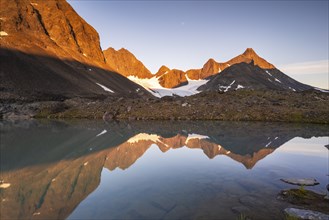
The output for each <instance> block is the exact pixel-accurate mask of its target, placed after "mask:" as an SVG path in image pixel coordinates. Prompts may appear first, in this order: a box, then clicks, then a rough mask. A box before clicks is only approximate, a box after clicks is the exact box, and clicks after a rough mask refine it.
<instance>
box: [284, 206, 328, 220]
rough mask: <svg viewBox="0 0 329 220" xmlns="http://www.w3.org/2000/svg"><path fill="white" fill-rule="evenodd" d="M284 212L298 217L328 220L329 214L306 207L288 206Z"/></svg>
mask: <svg viewBox="0 0 329 220" xmlns="http://www.w3.org/2000/svg"><path fill="white" fill-rule="evenodd" d="M284 212H285V213H286V214H287V215H288V216H292V217H295V218H298V219H312V220H328V219H329V215H326V214H324V213H321V212H316V211H312V210H306V209H297V208H286V209H285V210H284Z"/></svg>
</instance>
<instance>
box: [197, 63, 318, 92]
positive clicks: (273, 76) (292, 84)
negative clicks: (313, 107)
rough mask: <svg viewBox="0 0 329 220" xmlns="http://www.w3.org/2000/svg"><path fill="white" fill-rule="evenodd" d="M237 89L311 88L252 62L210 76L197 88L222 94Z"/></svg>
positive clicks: (292, 89)
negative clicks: (221, 92)
mask: <svg viewBox="0 0 329 220" xmlns="http://www.w3.org/2000/svg"><path fill="white" fill-rule="evenodd" d="M237 89H251V90H265V89H270V90H291V91H305V90H310V89H313V87H312V86H308V85H305V84H302V83H300V82H297V81H296V80H294V79H292V78H290V77H289V76H287V75H285V74H284V73H282V72H281V71H280V70H278V69H276V68H273V69H262V68H261V67H259V66H258V65H255V64H254V62H250V63H245V62H241V63H237V64H234V65H232V66H230V67H228V68H226V69H225V70H223V71H222V72H220V73H219V74H216V75H213V76H211V79H210V80H209V81H208V82H207V83H206V84H204V85H202V86H200V87H199V88H198V90H200V91H223V92H227V91H230V90H237Z"/></svg>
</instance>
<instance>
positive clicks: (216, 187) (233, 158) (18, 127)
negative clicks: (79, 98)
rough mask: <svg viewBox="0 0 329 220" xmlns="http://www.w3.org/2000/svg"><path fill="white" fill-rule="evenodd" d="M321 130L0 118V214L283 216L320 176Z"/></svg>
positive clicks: (325, 133)
mask: <svg viewBox="0 0 329 220" xmlns="http://www.w3.org/2000/svg"><path fill="white" fill-rule="evenodd" d="M328 137H329V129H328V126H323V125H308V124H284V123H259V122H257V123H255V122H253V123H251V122H170V121H165V122H121V123H116V122H112V123H104V122H102V121H74V122H72V121H71V122H67V121H60V122H59V121H19V122H9V121H1V175H0V180H1V181H2V183H1V184H2V185H1V188H0V196H1V212H0V215H1V216H0V217H1V219H66V218H67V219H239V218H241V217H240V215H241V214H240V213H242V215H243V216H249V217H250V218H251V219H283V218H284V215H283V214H282V210H283V209H284V208H286V207H291V205H290V204H287V203H285V202H282V201H279V200H277V199H276V197H277V194H278V193H279V192H280V190H282V189H287V188H292V187H293V186H291V185H287V184H285V183H283V182H281V181H280V178H289V177H300V178H310V177H312V178H316V179H317V180H318V181H319V182H320V185H318V186H314V187H308V188H309V189H312V190H315V191H320V192H325V186H326V184H328V176H327V175H328V174H329V170H328V163H329V162H328V160H329V154H328V152H329V151H328V149H327V148H326V147H325V145H327V144H328Z"/></svg>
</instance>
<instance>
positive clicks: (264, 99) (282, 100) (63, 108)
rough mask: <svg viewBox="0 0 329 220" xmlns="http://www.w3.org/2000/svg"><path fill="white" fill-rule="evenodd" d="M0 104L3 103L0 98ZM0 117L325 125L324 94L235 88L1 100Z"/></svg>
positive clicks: (327, 98)
mask: <svg viewBox="0 0 329 220" xmlns="http://www.w3.org/2000/svg"><path fill="white" fill-rule="evenodd" d="M3 103H4V102H3ZM0 114H1V118H3V119H10V118H25V119H27V118H52V119H104V120H215V121H217V120H219V121H268V122H300V123H318V124H329V94H328V93H321V92H315V91H312V92H285V91H250V90H238V91H232V92H227V93H218V92H207V93H200V94H197V95H193V96H188V97H179V96H166V97H163V98H161V99H158V98H153V97H151V98H150V97H147V98H135V99H134V98H123V97H107V98H102V99H90V98H70V99H65V100H62V101H34V102H17V101H16V102H11V103H6V104H1V108H0Z"/></svg>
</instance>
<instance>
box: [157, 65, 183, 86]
mask: <svg viewBox="0 0 329 220" xmlns="http://www.w3.org/2000/svg"><path fill="white" fill-rule="evenodd" d="M155 76H156V77H157V79H158V81H159V84H160V85H161V86H162V87H164V88H175V87H178V86H183V85H186V84H187V78H186V74H185V72H184V71H182V70H178V69H169V68H168V67H166V66H162V67H160V69H159V70H158V72H157V73H156V74H155Z"/></svg>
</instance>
